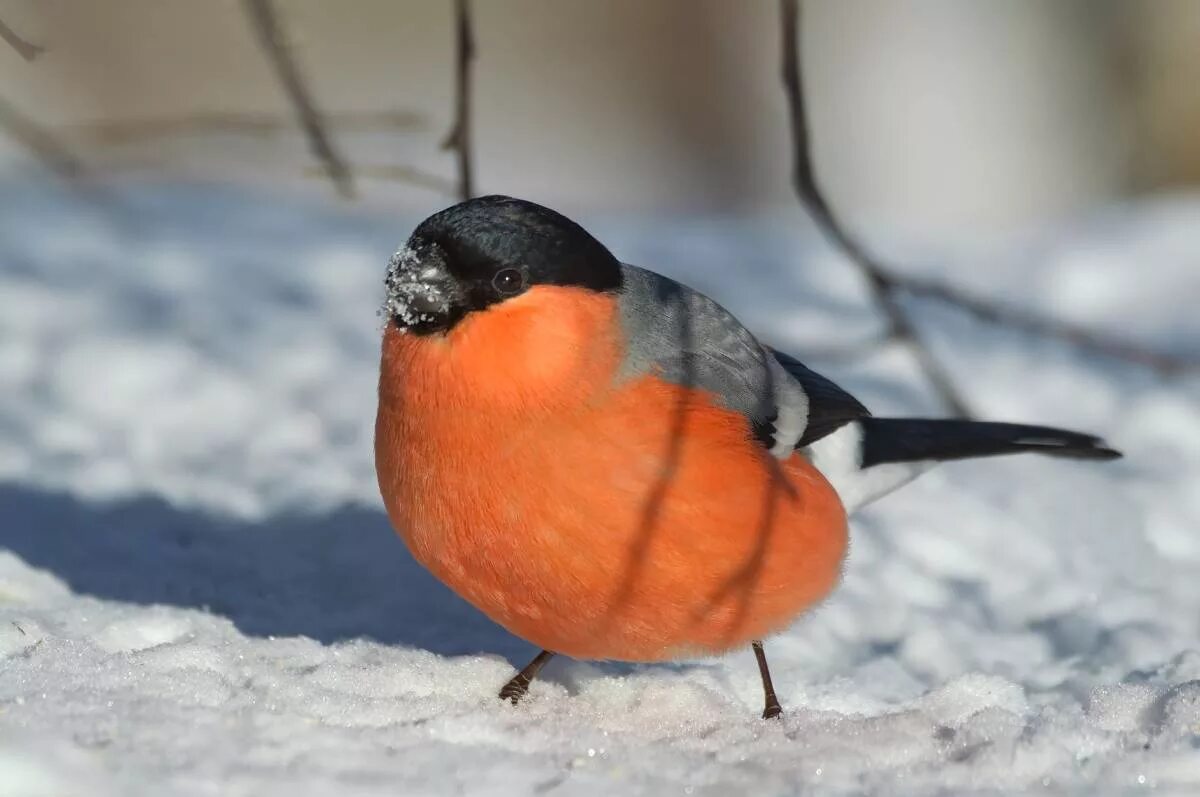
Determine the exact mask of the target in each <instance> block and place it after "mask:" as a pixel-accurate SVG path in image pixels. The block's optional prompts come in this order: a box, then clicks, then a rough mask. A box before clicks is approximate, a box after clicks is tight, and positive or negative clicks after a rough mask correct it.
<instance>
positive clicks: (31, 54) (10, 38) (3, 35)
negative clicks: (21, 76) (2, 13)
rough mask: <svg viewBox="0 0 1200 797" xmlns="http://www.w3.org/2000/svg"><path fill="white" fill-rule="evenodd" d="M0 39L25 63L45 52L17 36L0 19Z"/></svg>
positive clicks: (44, 49) (43, 49)
mask: <svg viewBox="0 0 1200 797" xmlns="http://www.w3.org/2000/svg"><path fill="white" fill-rule="evenodd" d="M0 39H4V41H6V42H8V45H9V46H10V47H12V48H13V49H14V50H16V51H17V54H18V55H20V56H21V57H22V58H24V59H25V60H26V61H32V60H33V59H35V58H37V57H38V56H39V55H41V54H42V53H44V52H46V48H45V47H41V46H39V45H37V44H33V43H32V42H28V41H26V40H25V39H23V38H21V37H20V36H18V35H17V32H16V31H15V30H13V29H12V28H10V27H9V26H8V25H5V24H4V20H2V19H0Z"/></svg>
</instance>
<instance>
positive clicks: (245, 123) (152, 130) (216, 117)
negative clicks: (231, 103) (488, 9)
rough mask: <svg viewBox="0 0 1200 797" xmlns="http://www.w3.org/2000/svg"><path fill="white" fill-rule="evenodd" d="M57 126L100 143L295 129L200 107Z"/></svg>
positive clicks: (401, 114) (348, 124)
mask: <svg viewBox="0 0 1200 797" xmlns="http://www.w3.org/2000/svg"><path fill="white" fill-rule="evenodd" d="M323 118H324V119H325V120H326V121H327V122H329V124H330V126H331V127H332V128H334V129H336V130H345V131H353V132H373V131H396V130H416V129H419V128H420V127H421V122H422V119H421V117H420V115H419V114H416V113H413V112H411V111H347V112H344V113H327V114H325V115H324V117H323ZM58 129H59V132H61V133H63V134H65V135H68V136H72V137H79V138H83V139H86V140H90V141H94V142H96V143H99V144H107V145H121V144H129V143H141V142H144V141H152V140H154V139H162V138H175V137H180V136H190V135H208V134H219V133H231V134H235V135H246V136H271V135H277V134H279V133H283V132H286V131H288V130H292V129H294V120H293V119H292V118H290V117H282V116H278V115H276V114H266V113H254V112H252V113H240V112H235V111H211V112H209V111H201V112H198V113H191V114H185V115H182V116H161V117H147V118H143V119H125V120H115V119H114V120H93V121H88V122H79V123H76V124H71V125H66V126H63V127H61V128H58ZM323 173H324V172H323Z"/></svg>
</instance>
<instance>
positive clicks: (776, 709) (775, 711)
mask: <svg viewBox="0 0 1200 797" xmlns="http://www.w3.org/2000/svg"><path fill="white" fill-rule="evenodd" d="M782 716H783V706H781V705H779V701H778V700H769V701H767V707H766V708H764V709H763V713H762V718H763V719H765V720H773V719H778V718H779V717H782Z"/></svg>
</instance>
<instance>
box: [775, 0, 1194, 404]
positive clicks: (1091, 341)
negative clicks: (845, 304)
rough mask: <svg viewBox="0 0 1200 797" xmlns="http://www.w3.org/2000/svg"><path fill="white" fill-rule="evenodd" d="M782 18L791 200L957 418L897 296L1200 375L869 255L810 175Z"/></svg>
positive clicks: (947, 388)
mask: <svg viewBox="0 0 1200 797" xmlns="http://www.w3.org/2000/svg"><path fill="white" fill-rule="evenodd" d="M780 16H781V27H782V30H783V59H782V61H783V84H784V91H785V92H786V94H787V99H788V109H789V111H790V114H791V127H792V150H793V153H792V156H793V159H794V164H793V167H794V173H793V176H792V177H793V183H794V185H795V189H796V194H797V196H798V197H799V198H800V201H801V203H803V204H804V206H805V207H806V208H807V209H808V211H809V213H810V214H811V215H812V217H813V220H814V221H815V222H816V223H817V224H818V226H820V227H821V229H822V230H823V231H824V232H825V234H826V235H827V236H828V237H829V238H830V240H832V241H833V243H834V244H835V245H836V246H837V247H838V248H839V249H841V250H842V252H844V253H845V254H846V256H847V257H849V258H850V261H851V262H852V263H854V265H855V266H856V267H857V268H858V269H859V271H860V272H861V273H862V274H863V276H864V278H865V279H866V281H867V284H868V286H869V287H870V290H871V294H872V296H873V297H874V299H875V302H876V304H877V305H878V306H879V308H880V309H881V310H882V311H883V313H884V314H885V315H886V317H887V320H888V325H889V329H888V338H890V339H892V340H896V341H898V342H901V343H903V344H905V345H906V346H907V347H908V348H909V349H910V350H911V351H912V352H913V354H914V356H915V357H916V358H917V362H918V363H919V364H920V366H921V369H922V370H923V371H924V372H925V375H926V378H927V379H928V380H929V382H930V384H931V385H932V386H933V388H934V389H935V390H936V391H937V393H938V394H939V396H940V397H941V399H942V401H943V402H944V403H945V404H946V406H947V407H948V408H950V409H951V410H952V411H954V412H955V413H957V414H959V415H964V416H965V415H967V414H968V412H967V406H966V403H965V402H964V401H963V399H962V396H961V394H960V393H959V392H958V391H957V390H956V389H955V387H954V383H953V382H952V380H951V379H950V376H949V374H948V373H947V372H946V370H945V369H944V368H943V367H942V366H941V364H940V363H939V362H938V361H937V360H936V359H935V358H934V357H933V355H932V353H931V352H930V350H929V348H928V346H927V345H925V344H924V343H923V342H922V341H921V339H920V338H919V336H918V335H917V332H916V330H915V328H914V326H913V323H912V321H911V319H910V318H909V317H908V315H907V313H906V312H905V309H904V306H903V305H902V304H901V303H900V297H901V295H902V294H905V293H907V294H910V295H912V296H918V297H922V298H926V299H933V300H935V301H939V302H942V303H944V304H947V305H949V306H951V307H955V308H957V309H959V310H961V311H964V312H966V313H969V314H971V315H973V316H974V317H975V318H977V319H980V320H982V321H986V322H988V323H991V324H996V325H999V326H1005V327H1009V328H1011V329H1016V330H1018V331H1021V332H1026V333H1031V334H1036V335H1041V336H1044V337H1049V338H1057V339H1059V340H1064V341H1067V342H1069V343H1072V344H1074V345H1076V346H1078V347H1080V348H1082V349H1086V350H1089V351H1092V352H1095V353H1098V354H1101V355H1104V356H1107V357H1111V358H1114V359H1118V360H1123V361H1126V362H1130V363H1135V364H1137V365H1141V366H1144V367H1147V368H1151V369H1153V370H1154V371H1156V372H1158V373H1162V374H1164V375H1172V374H1176V373H1180V372H1183V371H1198V370H1200V361H1197V360H1196V359H1188V358H1185V357H1178V356H1174V355H1170V354H1164V353H1160V352H1155V351H1152V350H1150V349H1146V348H1143V347H1141V346H1137V345H1135V344H1133V343H1129V342H1127V341H1118V340H1112V339H1109V338H1105V337H1103V336H1101V335H1098V334H1097V333H1095V332H1093V331H1092V330H1089V329H1085V328H1083V327H1079V326H1076V325H1073V324H1069V323H1065V322H1062V321H1058V320H1056V319H1050V318H1046V317H1043V316H1040V315H1037V314H1036V313H1031V312H1028V311H1026V310H1021V309H1018V308H1015V307H1012V306H1009V305H1003V304H997V303H994V302H991V301H988V300H986V299H983V298H980V297H978V296H973V295H971V294H969V293H966V292H963V291H961V290H959V289H958V288H955V287H953V286H951V285H947V284H945V283H943V282H940V281H938V280H933V279H927V278H922V277H915V276H909V275H905V274H903V273H900V272H898V271H896V270H895V269H894V268H893V267H890V266H887V265H885V264H883V263H881V262H880V261H879V260H877V259H876V258H874V257H873V256H872V255H871V254H870V253H868V252H867V251H866V250H865V249H864V248H863V247H862V245H861V244H859V242H858V240H857V239H856V238H855V237H854V236H853V235H851V234H850V233H849V232H848V231H847V230H846V228H845V227H843V226H842V224H841V222H840V221H839V220H838V218H837V217H836V216H835V215H834V213H833V210H832V209H831V208H830V207H829V203H828V202H826V200H825V197H824V195H823V194H822V192H821V189H820V187H819V186H818V184H817V180H816V176H815V175H814V173H813V163H812V147H811V142H810V140H809V129H808V118H807V115H806V111H805V106H804V91H803V85H802V81H803V70H802V67H801V64H800V54H799V43H798V40H799V37H800V9H799V3H798V0H780Z"/></svg>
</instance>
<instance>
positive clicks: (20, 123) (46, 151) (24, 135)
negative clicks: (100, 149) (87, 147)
mask: <svg viewBox="0 0 1200 797" xmlns="http://www.w3.org/2000/svg"><path fill="white" fill-rule="evenodd" d="M0 130H3V131H4V132H5V133H7V134H8V135H9V136H11V137H12V138H14V139H15V140H16V141H18V142H19V143H20V144H22V145H23V146H24V147H25V148H26V149H28V150H29V151H30V152H32V153H33V155H34V157H36V158H37V159H38V160H39V161H41V162H42V163H43V164H44V165H45V166H47V167H48V168H50V169H52V170H53V171H55V172H57V173H58V174H59V175H61V176H62V177H65V178H67V179H69V180H74V179H77V178H79V177H82V176H83V175H84V173H85V171H86V170H85V169H84V167H83V162H82V161H81V160H79V158H77V157H75V155H74V154H73V153H72V152H71V151H70V150H69V149H67V148H66V147H64V146H63V145H62V144H61V143H60V142H59V141H58V139H56V138H55V137H54V136H53V135H52V134H51V133H50V132H48V131H47V130H46V129H45V128H44V127H42V126H41V125H39V124H37V123H36V122H34V121H33V120H32V119H30V118H28V117H27V116H25V115H24V114H22V113H21V112H20V111H18V110H17V109H16V108H14V107H13V106H11V105H9V104H8V102H7V101H5V100H4V99H3V98H0Z"/></svg>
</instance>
